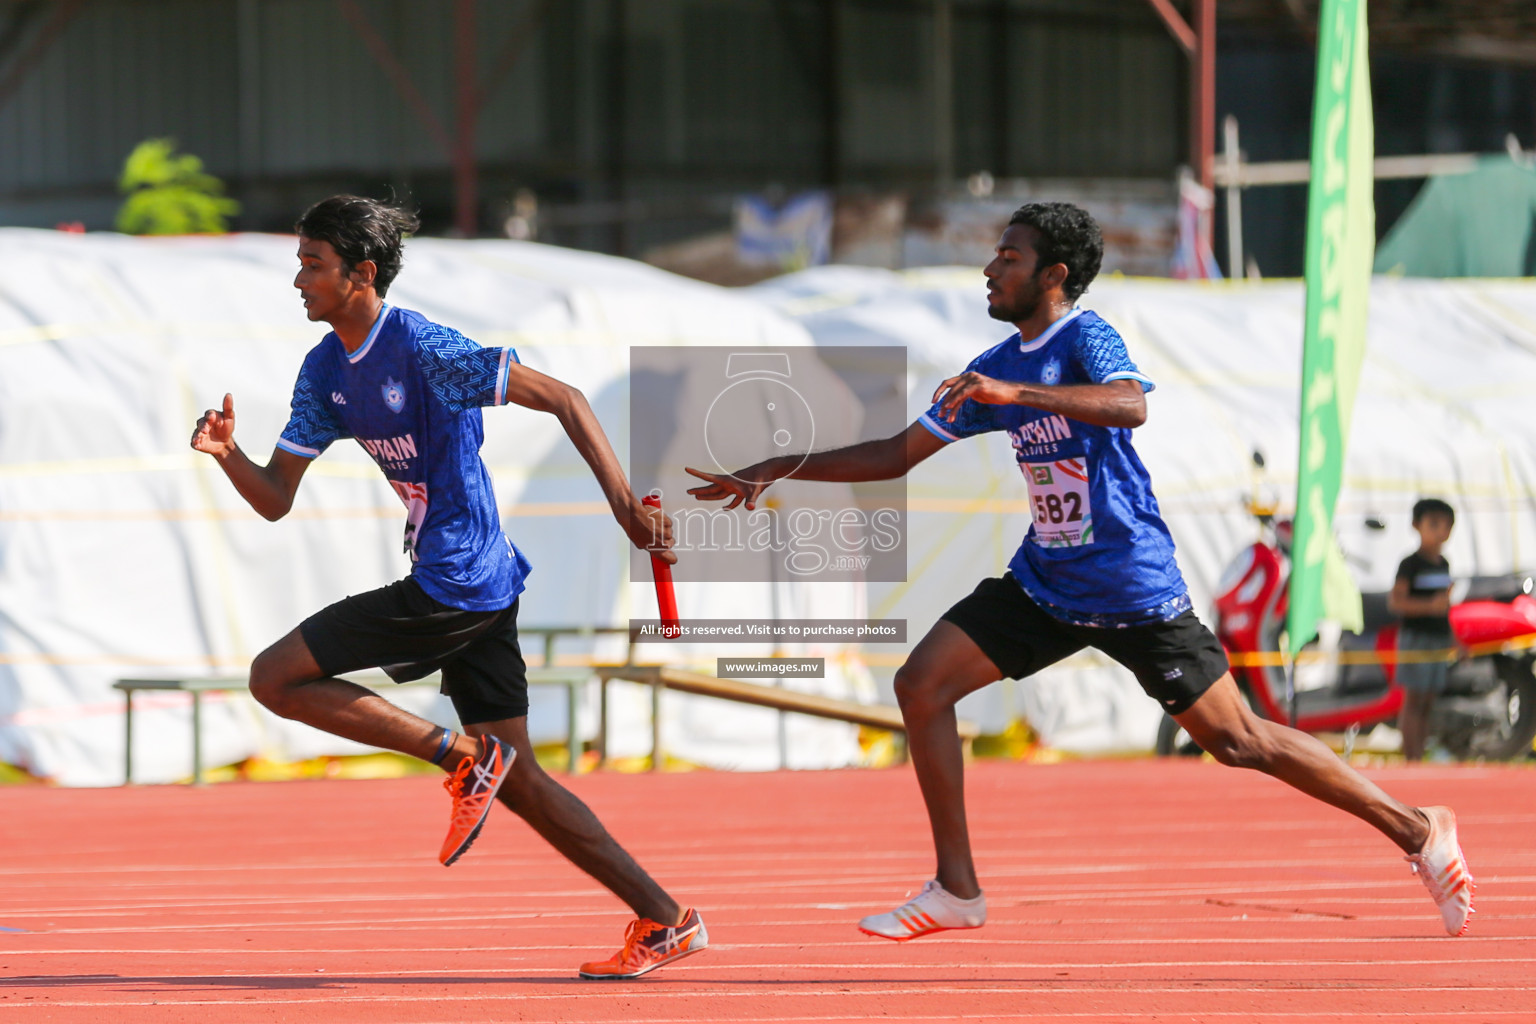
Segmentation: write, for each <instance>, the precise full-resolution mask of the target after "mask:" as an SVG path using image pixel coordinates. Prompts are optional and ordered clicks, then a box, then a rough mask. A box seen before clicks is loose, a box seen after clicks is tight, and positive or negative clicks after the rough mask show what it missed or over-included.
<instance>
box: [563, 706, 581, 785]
mask: <svg viewBox="0 0 1536 1024" xmlns="http://www.w3.org/2000/svg"><path fill="white" fill-rule="evenodd" d="M581 685H583V684H582V683H566V684H565V750H566V762H565V771H566V774H567V775H575V774H576V773H577V772H579V771H580V770H581V737H580V736H578V735H577V734H576V687H578V686H581Z"/></svg>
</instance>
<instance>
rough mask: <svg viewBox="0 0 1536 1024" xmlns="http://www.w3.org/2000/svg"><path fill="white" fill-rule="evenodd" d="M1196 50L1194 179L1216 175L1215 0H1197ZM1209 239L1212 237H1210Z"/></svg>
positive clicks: (1205, 182)
mask: <svg viewBox="0 0 1536 1024" xmlns="http://www.w3.org/2000/svg"><path fill="white" fill-rule="evenodd" d="M1191 13H1193V14H1194V15H1195V25H1194V29H1195V54H1194V61H1193V63H1192V65H1191V67H1190V104H1189V106H1190V118H1191V123H1190V133H1189V134H1190V138H1189V151H1190V160H1191V163H1190V166H1191V167H1192V168H1194V172H1195V180H1196V181H1198V182H1199V183H1200V184H1201V185H1202V186H1203V187H1205V188H1213V187H1214V186H1215V179H1216V166H1215V165H1216V161H1215V152H1216V0H1195V10H1194V11H1193V12H1191ZM1207 241H1209V239H1207Z"/></svg>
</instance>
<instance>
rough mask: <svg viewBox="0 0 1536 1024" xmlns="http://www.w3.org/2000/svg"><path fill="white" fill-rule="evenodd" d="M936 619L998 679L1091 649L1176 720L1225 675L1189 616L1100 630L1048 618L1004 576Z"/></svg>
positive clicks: (1213, 645) (1215, 644)
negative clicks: (1126, 672)
mask: <svg viewBox="0 0 1536 1024" xmlns="http://www.w3.org/2000/svg"><path fill="white" fill-rule="evenodd" d="M943 618H944V619H945V620H946V621H948V622H952V623H954V624H955V625H956V626H959V627H960V628H961V629H962V630H964V631H965V635H966V636H968V637H970V638H971V639H972V640H973V641H974V642H975V644H976V646H977V647H980V648H981V651H982V653H983V654H985V655H986V656H987V657H988V658H991V659H992V664H994V665H996V666H997V668H998V670H999V671H1000V672H1002V674H1003V675H1005V676H1009V677H1011V678H1013V679H1023V678H1024V677H1026V676H1031V675H1034V674H1035V673H1036V672H1038V671H1040V670H1041V669H1043V668H1045V667H1046V666H1048V665H1053V664H1055V663H1056V662H1058V661H1060V660H1062V659H1063V658H1066V657H1069V656H1070V655H1073V654H1076V653H1077V652H1078V651H1080V650H1082V649H1083V648H1084V647H1096V648H1098V649H1099V650H1101V651H1103V652H1104V653H1105V654H1107V655H1109V656H1110V657H1111V658H1113V659H1114V660H1115V661H1118V662H1119V663H1120V664H1122V665H1124V666H1125V667H1126V668H1128V669H1130V670H1131V672H1132V673H1133V674H1134V675H1135V676H1136V680H1137V682H1139V683H1141V688H1142V689H1143V690H1145V691H1147V694H1148V695H1149V696H1151V697H1152V698H1153V699H1155V700H1156V701H1157V702H1158V703H1159V704H1161V705H1162V706H1163V710H1165V711H1167V712H1168V713H1169V714H1170V715H1178V714H1182V713H1183V712H1185V711H1188V710H1189V709H1190V708H1191V707H1193V706H1194V704H1195V701H1197V700H1199V699H1200V697H1201V695H1203V694H1204V693H1205V691H1206V690H1209V689H1210V688H1211V686H1212V684H1214V683H1215V682H1216V680H1218V679H1220V678H1221V677H1222V676H1223V675H1224V674H1226V671H1227V655H1226V652H1225V651H1223V650H1222V648H1221V643H1220V641H1218V640H1217V639H1216V637H1215V636H1214V635H1212V633H1211V631H1210V630H1208V629H1206V628H1205V626H1204V625H1202V624H1201V622H1200V620H1199V619H1198V618H1196V617H1195V613H1194V612H1190V611H1187V612H1185V613H1184V614H1182V615H1179V616H1177V617H1175V618H1172V619H1169V620H1168V621H1167V622H1156V623H1153V624H1151V625H1147V626H1127V627H1125V628H1123V629H1104V628H1098V627H1094V626H1074V625H1072V624H1070V623H1066V622H1062V621H1061V620H1060V619H1056V618H1053V617H1052V616H1051V615H1050V614H1048V613H1047V612H1046V611H1044V610H1043V609H1042V608H1041V607H1040V606H1039V605H1037V604H1035V602H1034V601H1032V600H1030V597H1029V595H1028V594H1027V593H1025V592H1024V588H1023V587H1021V586H1019V584H1018V581H1017V580H1015V579H1014V578H1013V575H1012V574H1011V573H1010V574H1009V575H1007V576H1004V577H1002V578H1001V579H999V578H995V577H994V578H992V579H985V580H982V581H981V582H980V583H979V584H977V586H976V589H975V590H974V591H972V592H971V594H970V596H968V597H965V598H962V599H961V600H960V601H959V602H958V603H957V604H956V605H955V606H954V607H953V608H951V609H950V610H949V611H947V612H945V613H944V615H943Z"/></svg>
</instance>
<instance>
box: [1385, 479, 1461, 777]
mask: <svg viewBox="0 0 1536 1024" xmlns="http://www.w3.org/2000/svg"><path fill="white" fill-rule="evenodd" d="M1455 525H1456V512H1455V510H1454V509H1452V508H1451V506H1450V505H1448V504H1446V503H1445V502H1444V501H1441V500H1440V499H1439V498H1424V499H1422V500H1421V501H1419V502H1417V503H1416V504H1415V505H1414V506H1413V528H1414V529H1415V530H1417V531H1419V550H1417V551H1415V552H1414V553H1413V554H1411V555H1409V556H1408V557H1407V558H1405V559H1403V561H1402V564H1401V565H1399V566H1398V567H1397V581H1396V582H1395V583H1393V584H1392V593H1391V595H1390V596H1388V598H1387V607H1388V609H1390V610H1391V612H1392V614H1394V615H1397V616H1399V617H1401V618H1402V620H1403V622H1402V625H1401V626H1399V627H1398V631H1397V650H1398V653H1399V654H1400V655H1406V657H1404V658H1403V659H1402V660H1400V661H1399V662H1398V663H1397V681H1398V682H1399V683H1401V684H1402V687H1403V711H1402V714H1401V715H1399V716H1398V727H1399V728H1401V729H1402V731H1403V754H1404V756H1406V757H1407V758H1408V760H1410V761H1419V760H1422V759H1423V757H1424V740H1425V736H1426V734H1427V732H1428V730H1429V712H1430V709H1431V708H1432V707H1434V704H1435V696H1436V695H1437V694H1441V693H1444V692H1445V682H1446V676H1447V674H1448V673H1449V669H1450V664H1449V662H1448V661H1446V660H1445V659H1443V658H1435V657H1434V655H1433V653H1432V652H1435V651H1446V650H1449V649H1450V648H1453V647H1455V646H1456V636H1455V634H1454V633H1452V632H1451V619H1450V610H1451V563H1450V562H1448V561H1446V560H1445V556H1444V555H1442V554H1441V553H1440V549H1441V548H1443V547H1444V546H1445V542H1446V541H1447V540H1450V538H1451V528H1452V527H1453V526H1455Z"/></svg>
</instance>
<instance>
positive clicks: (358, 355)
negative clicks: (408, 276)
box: [337, 302, 1065, 363]
mask: <svg viewBox="0 0 1536 1024" xmlns="http://www.w3.org/2000/svg"><path fill="white" fill-rule="evenodd" d="M387 316H389V303H387V302H386V303H384V304H382V305H381V306H379V318H378V319H377V320H375V321H374V322H373V326H372V327H370V328H369V329H368V338H367V340H366V341H364V342H363V343H362V345H361V346H359V347H358V350H357V351H356V352H348V353H347V362H349V363H359V362H361V361H362V358H363V356H365V355H367V354H368V350H369V349H371V348H373V339H375V338H377V337H378V336H379V328H381V327H383V326H384V318H385V317H387ZM1063 319H1065V318H1063ZM1059 322H1060V321H1058V323H1059ZM1051 326H1052V328H1054V327H1055V324H1052V325H1051ZM337 340H338V341H340V340H341V339H340V338H338V339H337ZM343 348H345V346H343Z"/></svg>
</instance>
